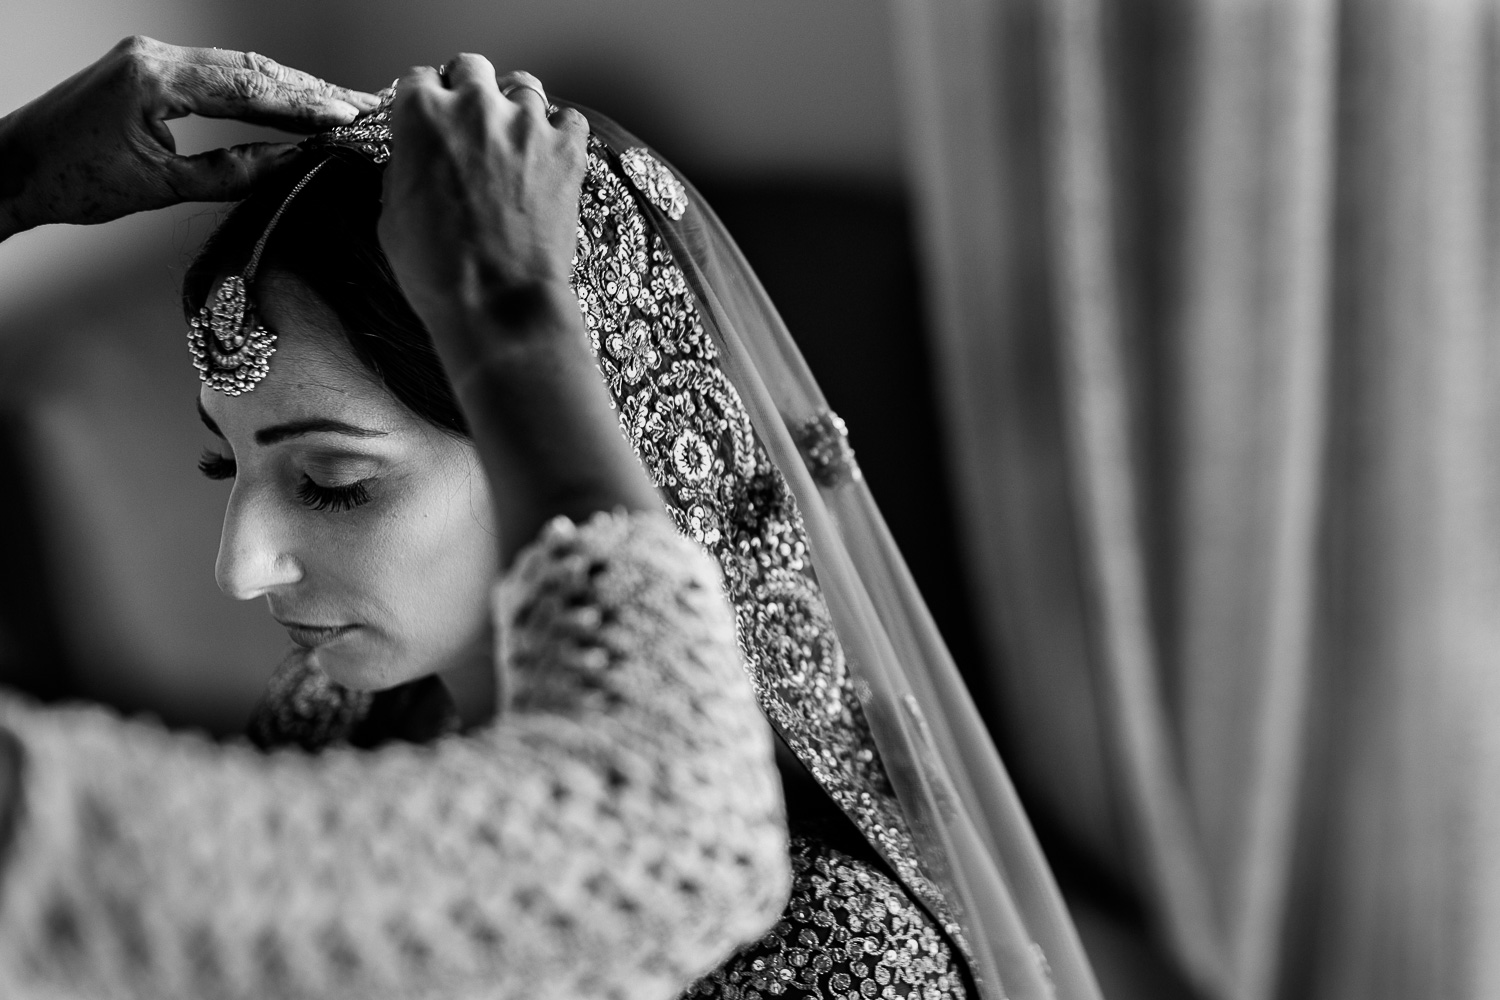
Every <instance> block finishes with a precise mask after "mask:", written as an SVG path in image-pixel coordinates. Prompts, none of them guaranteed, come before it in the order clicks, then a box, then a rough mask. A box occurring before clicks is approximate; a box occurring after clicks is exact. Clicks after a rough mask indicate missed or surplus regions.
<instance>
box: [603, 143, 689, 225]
mask: <svg viewBox="0 0 1500 1000" xmlns="http://www.w3.org/2000/svg"><path fill="white" fill-rule="evenodd" d="M620 169H622V170H624V171H625V176H626V177H629V178H630V183H632V184H634V185H635V186H636V189H637V190H638V191H640V192H641V194H643V195H645V196H646V200H647V201H649V202H650V203H651V204H653V205H655V206H656V207H657V208H659V209H661V210H662V212H664V213H665V214H666V216H667V218H669V219H671V220H672V221H673V222H676V221H677V220H678V219H680V218H682V216H683V213H685V212H686V211H687V208H688V198H687V188H685V187H684V186H683V184H682V181H680V180H678V179H677V175H676V174H674V173H672V171H671V169H670V168H669V167H668V166H667V165H666V164H665V163H663V162H661V161H660V160H658V159H657V158H656V157H654V156H652V155H651V153H650V152H649V151H648V150H645V149H642V148H640V147H639V146H636V147H633V148H631V149H627V150H625V152H623V153H621V154H620Z"/></svg>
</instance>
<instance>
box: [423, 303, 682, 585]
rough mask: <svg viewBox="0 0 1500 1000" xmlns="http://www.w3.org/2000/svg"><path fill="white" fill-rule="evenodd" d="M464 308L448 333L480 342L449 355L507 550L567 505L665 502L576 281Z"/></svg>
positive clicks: (579, 514) (569, 511)
mask: <svg viewBox="0 0 1500 1000" xmlns="http://www.w3.org/2000/svg"><path fill="white" fill-rule="evenodd" d="M464 313H465V315H463V316H461V317H459V316H455V317H454V318H452V319H448V320H446V322H452V323H461V324H462V326H463V329H462V331H461V333H459V332H456V331H455V335H454V336H450V337H446V338H440V342H446V343H449V344H453V343H455V342H461V343H463V344H466V345H470V346H469V347H468V349H466V350H465V351H464V355H465V356H464V357H462V358H457V359H451V360H450V361H449V365H450V373H451V377H452V380H453V383H454V385H455V387H456V389H457V392H458V397H459V403H460V405H461V406H462V408H463V411H464V414H465V416H466V417H467V418H468V420H469V424H470V428H471V430H472V432H473V435H474V440H475V444H476V447H477V448H478V451H479V454H480V459H481V461H482V462H483V463H484V467H485V471H486V474H487V475H488V476H489V479H490V483H491V492H492V494H493V496H494V499H495V504H496V510H497V515H498V521H499V524H500V525H501V554H502V558H503V559H504V560H505V561H506V562H507V563H508V562H509V560H510V558H511V557H512V556H513V555H514V553H515V552H516V550H517V549H519V548H520V547H521V546H523V545H525V544H526V543H527V542H528V541H530V539H531V538H533V537H534V536H535V535H536V532H537V531H538V530H539V529H540V528H541V526H542V525H543V524H545V523H546V522H547V521H548V520H549V519H550V518H552V517H555V516H557V515H559V514H561V515H564V516H566V517H569V518H572V519H573V520H575V521H581V520H583V519H585V518H587V517H588V516H589V515H590V514H592V513H594V512H596V511H600V510H612V509H617V508H622V509H625V510H632V511H634V510H659V509H660V508H661V503H660V500H659V499H658V498H657V495H656V491H655V489H654V488H653V487H652V485H651V482H650V481H649V480H648V479H647V478H646V474H645V471H644V470H643V469H642V468H641V465H640V463H639V462H638V461H637V459H636V457H635V454H634V453H633V452H632V451H631V449H630V445H629V444H628V442H626V440H625V438H624V436H623V435H622V434H621V433H620V428H619V421H618V419H617V418H616V415H615V412H614V410H613V408H612V407H611V405H610V402H609V398H608V396H607V394H606V392H605V389H604V386H603V384H602V382H601V381H600V378H599V372H598V369H597V368H596V366H595V362H594V359H593V357H592V356H591V354H590V353H589V350H588V346H587V339H586V335H585V332H584V327H583V318H582V315H581V314H580V312H579V309H578V301H577V299H576V298H575V297H574V296H573V293H572V290H571V289H569V288H568V287H567V286H565V285H561V284H558V285H555V286H550V287H543V288H538V289H535V290H534V291H533V292H530V293H528V294H526V295H525V296H510V297H489V298H488V299H487V300H486V301H485V302H484V303H483V304H482V305H478V306H475V307H473V308H469V309H466V310H464ZM444 321H445V320H438V322H444ZM450 353H453V352H451V351H450ZM455 369H456V370H455Z"/></svg>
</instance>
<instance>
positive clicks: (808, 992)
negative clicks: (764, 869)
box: [683, 837, 969, 1000]
mask: <svg viewBox="0 0 1500 1000" xmlns="http://www.w3.org/2000/svg"><path fill="white" fill-rule="evenodd" d="M791 854H792V879H793V882H792V898H791V901H790V902H789V903H788V904H787V908H786V912H785V913H784V914H783V916H782V918H781V920H780V922H778V923H777V925H776V926H775V927H774V928H772V929H771V931H770V933H768V934H767V935H766V936H765V937H763V938H761V939H760V940H759V941H757V942H755V943H754V944H751V945H748V946H746V947H744V948H742V949H740V951H739V952H737V953H736V954H735V955H734V957H733V958H731V959H730V960H729V961H727V962H725V963H724V964H723V965H721V966H720V967H719V968H717V969H715V970H714V971H713V972H711V973H709V974H708V975H707V976H704V977H703V978H702V979H700V980H699V981H698V982H697V983H695V984H694V985H693V986H692V987H691V988H689V989H688V991H687V992H686V993H684V994H683V998H684V1000H705V998H710V997H711V998H713V1000H761V998H764V997H796V998H799V1000H823V998H828V1000H835V998H837V1000H864V998H867V997H881V998H895V997H903V998H910V1000H966V998H967V997H968V995H969V993H968V990H967V989H966V988H965V986H964V977H963V973H962V971H961V970H960V969H959V966H958V963H957V961H956V960H955V959H954V956H953V952H952V950H951V949H950V948H949V947H948V942H947V941H946V940H945V939H944V938H943V935H942V932H941V931H939V930H938V928H937V925H936V924H934V923H933V921H932V918H931V917H930V916H928V915H927V913H926V912H925V911H923V910H922V908H921V907H920V906H917V905H916V904H915V903H913V902H912V900H911V898H910V897H908V896H907V895H906V893H905V891H904V890H903V889H902V888H901V886H900V885H898V884H897V883H896V882H894V881H893V880H891V879H890V878H889V877H887V876H886V875H885V874H884V873H883V872H881V871H879V870H878V869H876V868H874V867H873V866H871V865H869V864H866V863H864V862H862V861H859V860H858V859H856V858H851V857H850V856H849V855H847V854H844V853H842V852H841V851H838V850H835V849H834V848H831V847H827V846H825V845H822V844H820V843H819V842H818V841H816V840H812V839H809V838H804V837H795V838H793V839H792V845H791Z"/></svg>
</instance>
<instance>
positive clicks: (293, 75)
mask: <svg viewBox="0 0 1500 1000" xmlns="http://www.w3.org/2000/svg"><path fill="white" fill-rule="evenodd" d="M165 47H166V49H167V50H168V51H169V53H170V54H171V58H172V59H173V60H174V61H176V62H180V63H192V64H195V65H198V66H218V67H221V68H224V69H248V70H252V71H254V72H256V73H260V74H261V75H262V76H268V77H270V78H271V79H272V80H275V81H276V82H278V83H282V84H285V85H286V86H287V87H289V88H292V89H296V90H303V91H306V92H308V93H310V94H316V95H318V96H323V97H331V98H334V99H336V100H340V101H343V102H344V103H346V104H352V105H353V106H354V107H356V108H358V109H359V110H361V111H374V110H375V109H376V108H377V107H379V105H380V97H379V96H378V95H376V94H368V93H365V92H364V91H362V90H351V89H349V88H348V87H339V86H336V85H335V84H332V83H329V82H328V81H327V80H324V79H321V78H320V77H316V76H314V75H312V74H311V73H308V72H305V71H304V70H300V69H296V68H295V67H292V66H284V65H282V64H281V63H279V62H277V61H276V60H275V59H272V58H270V57H269V56H263V55H261V54H259V53H258V52H240V51H238V50H236V49H219V48H212V49H209V48H192V47H189V46H181V45H167V46H165Z"/></svg>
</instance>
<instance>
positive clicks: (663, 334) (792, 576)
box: [573, 137, 965, 949]
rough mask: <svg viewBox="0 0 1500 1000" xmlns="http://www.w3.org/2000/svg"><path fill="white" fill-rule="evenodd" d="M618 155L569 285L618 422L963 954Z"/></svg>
mask: <svg viewBox="0 0 1500 1000" xmlns="http://www.w3.org/2000/svg"><path fill="white" fill-rule="evenodd" d="M628 152H630V151H629V150H627V153H628ZM610 156H611V153H610V151H609V149H608V147H607V146H605V145H604V143H603V142H602V141H601V140H600V139H598V138H597V137H590V140H589V162H588V170H587V174H586V175H585V179H584V183H583V191H582V196H581V201H580V205H579V225H578V242H577V247H576V252H575V255H574V258H573V269H574V273H573V286H574V289H575V291H576V292H577V294H578V299H579V304H580V307H581V308H582V310H583V316H584V322H585V325H586V327H587V330H588V337H589V343H590V346H591V347H592V348H593V350H594V354H595V356H596V358H597V360H598V363H599V368H600V371H601V372H602V373H603V375H604V381H605V383H606V385H607V386H608V387H609V391H610V395H611V399H612V401H613V403H614V405H615V406H616V408H617V410H618V413H619V420H620V426H621V428H622V430H623V431H624V432H625V435H626V437H627V438H628V439H629V441H630V443H631V445H632V446H633V447H634V449H635V452H636V454H637V455H638V456H639V457H640V459H641V462H642V463H643V464H644V466H645V468H646V470H647V472H648V474H649V475H650V476H651V479H652V481H653V483H654V484H655V485H656V487H657V489H658V490H659V491H660V493H661V495H662V498H663V499H664V500H665V502H666V505H667V508H668V512H669V513H670V514H671V516H672V518H673V519H674V520H675V521H676V523H677V526H678V528H679V529H680V530H681V531H682V532H683V533H685V534H687V535H689V536H691V537H693V538H695V539H697V540H698V541H699V542H700V543H702V544H703V546H704V547H705V548H707V549H708V551H709V552H710V553H712V554H713V555H714V557H715V558H717V559H718V561H719V565H720V567H721V568H722V570H723V573H724V580H725V587H726V590H727V592H728V595H729V597H730V599H731V601H732V602H733V604H734V609H735V616H736V624H737V626H738V631H739V642H740V646H741V649H742V650H743V652H744V655H745V662H746V666H747V669H748V670H749V672H750V675H751V678H752V680H753V682H754V684H755V688H756V694H757V697H758V698H759V700H760V704H761V708H762V710H763V711H764V712H765V714H766V716H767V717H768V718H769V719H770V720H771V722H772V723H773V724H774V725H775V726H776V727H777V729H778V730H780V731H781V733H782V735H783V737H784V738H785V739H786V741H787V744H788V745H789V746H790V747H791V749H792V751H793V752H794V753H796V754H797V756H798V758H799V759H800V760H801V761H802V763H803V764H804V765H805V766H806V767H807V769H808V771H809V772H810V773H811V774H812V776H813V777H814V778H815V779H816V780H817V782H818V784H819V785H820V786H821V787H822V788H823V789H824V791H826V792H827V793H828V795H829V797H830V798H832V799H833V801H834V802H835V803H836V804H837V805H838V806H839V807H840V808H841V809H842V810H843V811H844V812H845V813H846V814H847V815H848V816H849V817H850V818H851V819H852V820H853V821H854V823H855V825H856V826H858V828H859V829H860V831H861V832H862V833H863V834H864V835H865V837H866V838H867V839H868V840H869V841H870V843H871V844H872V845H873V846H874V847H875V848H876V850H878V851H879V852H880V854H881V855H882V857H884V858H885V859H886V861H887V862H888V863H889V864H890V866H891V868H892V869H893V870H894V871H895V873H896V875H897V876H898V877H899V878H900V879H901V881H902V882H903V883H904V884H905V885H906V886H907V887H908V888H909V889H910V890H911V891H912V892H913V893H914V894H915V895H916V897H917V898H918V899H920V900H921V901H922V903H924V904H925V905H926V906H927V908H928V909H929V911H930V912H932V913H933V914H935V915H936V916H937V917H938V919H939V920H940V922H941V924H942V926H943V928H944V930H946V931H947V932H948V934H949V935H950V936H951V938H952V939H953V940H954V941H955V942H956V943H957V944H958V945H959V947H960V948H961V949H962V948H964V947H965V943H964V940H963V937H962V932H961V930H960V928H959V925H958V924H957V922H956V921H955V920H954V919H953V914H952V912H951V910H950V908H949V906H948V904H947V902H946V901H945V900H944V898H943V895H942V893H941V892H940V891H939V890H938V889H937V887H936V886H935V885H934V883H933V882H932V881H931V880H930V879H929V877H928V875H927V873H925V872H924V871H923V869H922V866H921V863H920V861H919V860H918V859H919V855H918V853H917V849H916V844H915V842H914V841H913V839H912V835H911V831H910V828H909V827H908V825H907V821H906V818H905V816H904V814H903V813H902V810H901V806H900V804H899V803H898V802H897V800H896V796H895V792H894V791H893V789H892V787H891V782H890V779H889V777H888V776H887V774H886V771H885V768H884V765H883V764H882V763H881V760H880V757H879V755H878V754H877V753H876V751H875V743H874V740H873V738H872V737H871V735H870V727H869V723H868V722H867V721H866V719H865V716H864V712H863V710H862V709H861V707H860V703H859V699H858V696H857V692H856V682H855V679H854V678H853V676H852V675H851V674H850V672H849V669H848V665H847V664H846V662H845V660H844V652H843V649H842V647H841V646H840V645H839V642H838V638H837V636H836V635H835V633H834V629H833V622H832V620H831V619H830V617H829V613H828V608H827V605H826V604H825V603H824V600H823V596H822V592H821V591H820V590H819V588H818V583H817V579H816V577H815V576H814V573H813V568H812V563H811V559H810V556H809V553H808V544H807V531H806V528H805V527H804V525H803V523H802V516H801V514H800V512H799V511H798V509H797V505H796V502H795V500H794V499H793V497H792V493H791V489H790V487H788V485H787V483H786V480H785V479H784V478H783V477H782V475H781V472H780V471H779V470H778V469H777V468H776V466H775V464H774V463H773V462H772V461H771V459H770V456H769V455H768V454H767V452H766V450H765V448H764V446H763V445H762V444H761V443H760V441H759V440H758V438H757V437H756V434H755V431H754V429H753V428H752V426H751V423H750V417H749V414H748V412H747V411H746V409H745V405H744V403H743V401H742V400H741V399H740V396H739V393H738V392H737V391H736V390H735V388H734V386H733V385H732V384H730V382H729V379H728V378H727V377H726V376H725V375H724V373H723V372H722V371H721V370H720V367H719V364H718V358H719V353H718V348H717V346H716V345H715V344H714V342H713V340H712V339H711V337H710V336H709V334H708V333H707V331H706V330H705V329H704V325H703V320H702V318H701V317H700V315H699V312H698V307H697V304H696V300H695V299H694V298H693V295H692V293H691V291H690V290H689V288H688V285H687V281H686V278H685V277H684V275H683V272H682V269H681V268H680V267H679V266H678V265H677V264H676V262H675V261H674V259H673V256H672V253H671V250H670V249H669V248H668V246H667V245H666V243H665V241H664V240H663V239H662V238H661V236H660V235H659V234H658V233H656V232H655V231H654V230H652V229H651V228H650V227H649V226H648V225H647V224H646V221H645V219H644V217H643V216H642V214H641V211H640V208H639V206H638V205H637V204H636V201H635V199H634V197H633V196H632V194H631V192H630V189H629V188H628V187H627V186H626V185H625V183H624V182H623V181H622V180H621V179H620V176H619V174H618V173H616V171H615V170H614V169H612V168H611V165H610V162H609V160H610Z"/></svg>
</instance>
